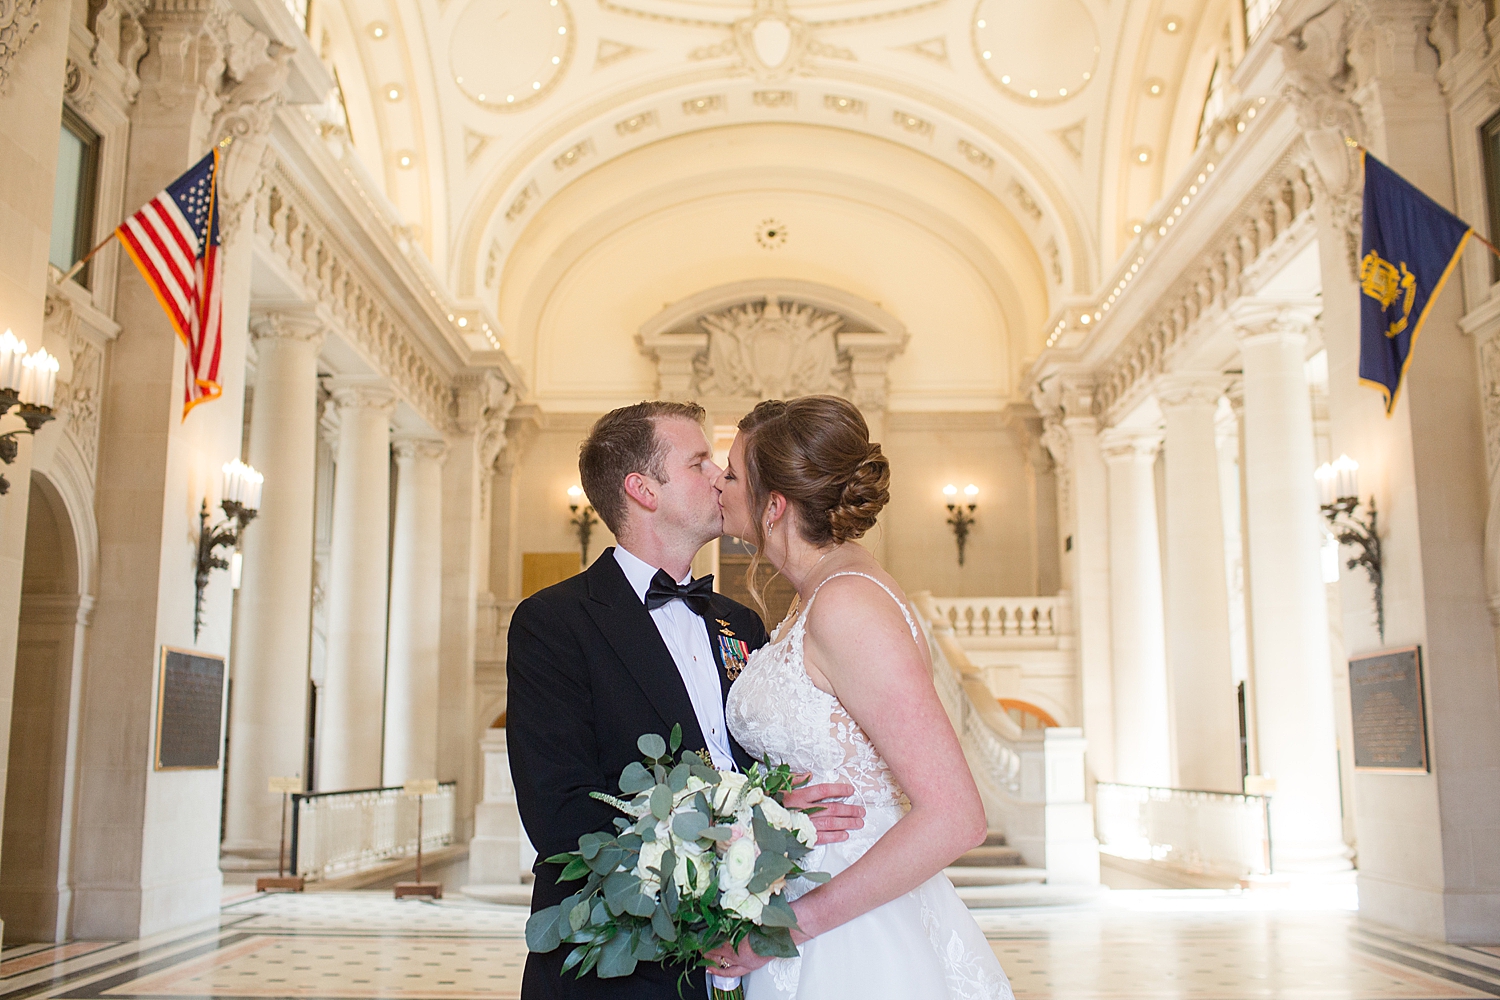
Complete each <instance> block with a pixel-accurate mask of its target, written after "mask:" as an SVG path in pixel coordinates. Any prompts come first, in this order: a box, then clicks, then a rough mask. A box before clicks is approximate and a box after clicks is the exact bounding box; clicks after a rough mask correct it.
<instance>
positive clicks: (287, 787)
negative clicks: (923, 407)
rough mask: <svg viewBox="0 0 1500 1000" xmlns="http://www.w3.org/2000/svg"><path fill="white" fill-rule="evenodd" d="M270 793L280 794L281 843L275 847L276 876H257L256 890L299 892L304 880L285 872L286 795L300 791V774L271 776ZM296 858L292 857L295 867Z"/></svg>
mask: <svg viewBox="0 0 1500 1000" xmlns="http://www.w3.org/2000/svg"><path fill="white" fill-rule="evenodd" d="M269 787H270V791H271V793H272V794H276V793H280V795H281V843H280V845H279V846H278V847H277V849H276V877H275V878H271V877H270V876H266V877H265V878H258V879H256V880H255V891H256V892H272V891H282V892H301V891H302V890H303V888H304V880H303V878H302V876H301V875H288V874H287V873H286V805H287V797H288V796H289V795H290V794H291V793H292V792H300V791H302V776H301V775H300V774H293V775H290V776H288V777H285V778H272V779H271V780H270V782H269ZM296 860H297V859H296V858H293V859H292V864H293V866H294V867H295V865H296Z"/></svg>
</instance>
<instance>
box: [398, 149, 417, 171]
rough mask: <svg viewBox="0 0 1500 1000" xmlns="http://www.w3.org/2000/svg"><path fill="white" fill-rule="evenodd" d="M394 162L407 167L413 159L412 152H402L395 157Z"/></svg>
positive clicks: (404, 167)
mask: <svg viewBox="0 0 1500 1000" xmlns="http://www.w3.org/2000/svg"><path fill="white" fill-rule="evenodd" d="M396 162H397V163H399V164H401V166H402V168H403V169H409V168H410V167H411V165H412V164H413V163H414V162H415V161H414V160H413V159H412V154H410V153H402V154H401V155H400V156H398V157H397V158H396Z"/></svg>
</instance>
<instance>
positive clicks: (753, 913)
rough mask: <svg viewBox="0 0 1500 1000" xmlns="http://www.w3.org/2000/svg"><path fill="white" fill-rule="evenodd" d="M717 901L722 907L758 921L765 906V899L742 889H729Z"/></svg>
mask: <svg viewBox="0 0 1500 1000" xmlns="http://www.w3.org/2000/svg"><path fill="white" fill-rule="evenodd" d="M719 902H720V903H721V904H723V906H724V909H726V910H729V911H730V912H732V913H738V914H739V915H740V916H742V917H744V918H745V919H746V920H752V921H756V922H759V921H760V914H761V911H762V910H764V909H765V908H766V901H765V900H764V899H761V898H760V896H759V895H752V894H751V893H749V892H747V891H746V890H744V889H730V890H728V891H726V892H725V893H724V895H723V896H722V897H720V899H719Z"/></svg>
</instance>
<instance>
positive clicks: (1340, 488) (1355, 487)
mask: <svg viewBox="0 0 1500 1000" xmlns="http://www.w3.org/2000/svg"><path fill="white" fill-rule="evenodd" d="M1333 471H1334V473H1335V481H1334V485H1335V487H1336V490H1335V492H1336V493H1337V494H1338V496H1337V499H1339V500H1343V499H1346V498H1354V499H1358V498H1359V463H1358V462H1356V461H1355V460H1354V459H1352V458H1350V457H1349V456H1348V455H1340V456H1339V457H1338V458H1337V459H1335V460H1334V463H1333Z"/></svg>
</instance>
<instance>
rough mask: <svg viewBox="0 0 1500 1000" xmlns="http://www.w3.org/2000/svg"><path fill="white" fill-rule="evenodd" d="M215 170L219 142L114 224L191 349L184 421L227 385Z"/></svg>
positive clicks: (129, 252) (188, 362) (174, 325)
mask: <svg viewBox="0 0 1500 1000" xmlns="http://www.w3.org/2000/svg"><path fill="white" fill-rule="evenodd" d="M218 173H219V149H218V147H215V148H214V150H213V151H212V152H210V153H209V154H208V155H207V156H205V157H204V158H203V159H201V160H199V161H198V162H197V163H196V164H194V165H193V168H192V169H191V170H189V171H188V172H187V173H185V174H183V175H182V176H181V177H179V178H177V179H176V180H175V181H173V182H172V183H171V184H169V185H167V189H166V190H165V191H163V192H162V193H161V194H159V195H157V196H156V197H155V198H152V199H151V200H150V201H148V202H147V203H146V206H145V207H144V208H142V209H141V210H140V211H139V212H137V213H135V214H134V215H132V216H131V217H130V218H128V219H126V220H125V221H124V222H122V223H120V226H119V228H117V229H116V230H115V235H116V236H117V237H119V239H120V242H121V243H123V244H124V245H125V252H126V253H128V254H130V259H131V260H133V261H135V266H136V267H138V268H140V271H141V277H143V278H145V279H146V284H148V285H150V286H151V290H152V291H153V292H155V293H156V300H157V301H158V302H160V303H161V307H162V309H164V310H166V313H167V318H168V319H169V320H171V321H172V327H173V328H174V329H175V330H176V331H177V336H178V337H179V338H180V339H181V340H182V343H183V346H184V347H186V348H187V377H186V380H185V383H184V387H183V405H182V416H183V419H187V414H188V411H189V410H191V409H192V408H193V407H195V406H197V405H198V404H199V403H202V402H206V401H207V400H210V399H218V398H219V394H220V393H221V392H222V391H223V390H222V389H221V387H220V385H219V355H220V353H221V351H222V348H223V340H222V336H221V334H222V330H223V318H224V317H223V300H222V292H221V289H222V286H223V284H224V281H223V278H224V272H223V264H222V262H221V258H220V256H219V196H218V191H217V190H216V188H215V181H216V180H217V178H218Z"/></svg>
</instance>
